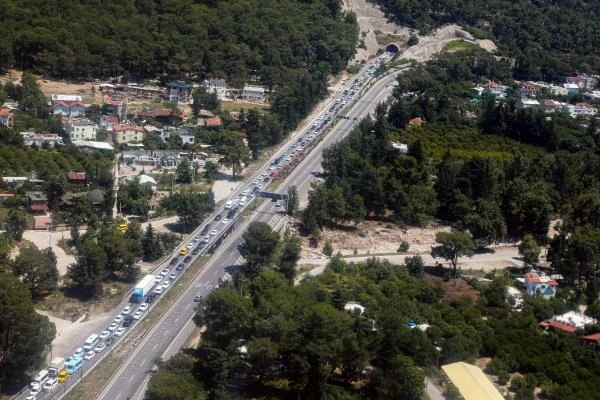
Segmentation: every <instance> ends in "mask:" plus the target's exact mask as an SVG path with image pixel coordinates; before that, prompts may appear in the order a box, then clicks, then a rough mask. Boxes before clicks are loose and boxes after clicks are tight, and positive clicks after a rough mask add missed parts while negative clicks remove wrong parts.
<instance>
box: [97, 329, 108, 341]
mask: <svg viewBox="0 0 600 400" xmlns="http://www.w3.org/2000/svg"><path fill="white" fill-rule="evenodd" d="M109 336H110V331H102V332H100V334H99V335H98V337H99V338H100V339H102V340H104V339H106V338H107V337H109Z"/></svg>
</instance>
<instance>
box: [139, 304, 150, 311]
mask: <svg viewBox="0 0 600 400" xmlns="http://www.w3.org/2000/svg"><path fill="white" fill-rule="evenodd" d="M148 306H149V304H148V303H142V304H140V307H139V308H138V311H141V312H144V311H146V310H147V309H148Z"/></svg>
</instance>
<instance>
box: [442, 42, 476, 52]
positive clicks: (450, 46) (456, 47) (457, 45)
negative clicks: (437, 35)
mask: <svg viewBox="0 0 600 400" xmlns="http://www.w3.org/2000/svg"><path fill="white" fill-rule="evenodd" d="M477 47H479V46H477V45H476V44H473V43H469V42H465V41H464V40H452V41H450V42H448V43H446V44H445V45H444V47H443V48H442V51H451V52H455V51H464V50H470V49H474V48H477Z"/></svg>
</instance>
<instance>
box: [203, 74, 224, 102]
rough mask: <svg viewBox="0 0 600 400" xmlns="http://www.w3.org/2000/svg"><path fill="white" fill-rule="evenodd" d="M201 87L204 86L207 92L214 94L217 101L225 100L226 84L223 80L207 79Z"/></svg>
mask: <svg viewBox="0 0 600 400" xmlns="http://www.w3.org/2000/svg"><path fill="white" fill-rule="evenodd" d="M202 86H204V88H205V89H206V91H207V92H209V93H216V94H217V97H218V98H219V99H221V100H222V99H224V98H225V94H226V92H227V82H225V79H220V78H211V79H207V80H205V81H204V82H203V83H202Z"/></svg>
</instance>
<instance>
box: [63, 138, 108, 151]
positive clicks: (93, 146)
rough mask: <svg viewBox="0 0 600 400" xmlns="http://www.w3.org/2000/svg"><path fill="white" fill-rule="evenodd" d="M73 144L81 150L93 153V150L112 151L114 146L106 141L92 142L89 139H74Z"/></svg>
mask: <svg viewBox="0 0 600 400" xmlns="http://www.w3.org/2000/svg"><path fill="white" fill-rule="evenodd" d="M72 143H73V146H75V147H79V148H80V149H81V150H82V151H85V152H88V153H93V152H95V151H114V150H115V148H114V147H112V146H111V145H110V144H108V143H106V142H94V141H90V140H74V141H73V142H72Z"/></svg>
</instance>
